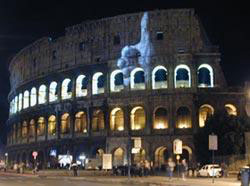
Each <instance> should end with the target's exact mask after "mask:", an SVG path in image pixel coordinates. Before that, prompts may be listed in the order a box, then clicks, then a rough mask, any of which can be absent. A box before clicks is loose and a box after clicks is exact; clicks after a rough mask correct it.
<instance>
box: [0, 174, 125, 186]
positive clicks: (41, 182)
mask: <svg viewBox="0 0 250 186" xmlns="http://www.w3.org/2000/svg"><path fill="white" fill-rule="evenodd" d="M115 185H117V186H121V185H119V184H116V183H115ZM0 186H110V184H101V183H93V182H86V181H82V180H71V179H69V178H61V179H60V178H57V179H48V178H30V177H22V176H2V175H0Z"/></svg>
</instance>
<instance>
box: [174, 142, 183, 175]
mask: <svg viewBox="0 0 250 186" xmlns="http://www.w3.org/2000/svg"><path fill="white" fill-rule="evenodd" d="M173 151H174V154H176V155H177V156H176V160H177V166H178V167H177V168H178V178H179V177H180V169H179V164H180V162H179V161H180V154H182V141H181V140H180V139H175V140H174V141H173Z"/></svg>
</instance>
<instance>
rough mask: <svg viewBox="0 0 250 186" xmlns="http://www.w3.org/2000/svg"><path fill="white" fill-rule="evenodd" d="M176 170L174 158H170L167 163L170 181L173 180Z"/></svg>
mask: <svg viewBox="0 0 250 186" xmlns="http://www.w3.org/2000/svg"><path fill="white" fill-rule="evenodd" d="M174 168H175V162H174V161H173V159H172V158H169V159H168V162H167V174H168V178H169V180H170V181H171V180H172V178H173V172H174Z"/></svg>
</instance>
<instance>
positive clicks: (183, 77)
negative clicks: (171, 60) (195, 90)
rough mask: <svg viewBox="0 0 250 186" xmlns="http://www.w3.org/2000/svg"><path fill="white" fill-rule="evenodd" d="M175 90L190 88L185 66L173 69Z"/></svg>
mask: <svg viewBox="0 0 250 186" xmlns="http://www.w3.org/2000/svg"><path fill="white" fill-rule="evenodd" d="M174 74H175V79H174V80H175V82H174V83H175V88H188V87H191V76H190V69H189V67H188V66H187V65H178V66H177V67H176V68H175V73H174Z"/></svg>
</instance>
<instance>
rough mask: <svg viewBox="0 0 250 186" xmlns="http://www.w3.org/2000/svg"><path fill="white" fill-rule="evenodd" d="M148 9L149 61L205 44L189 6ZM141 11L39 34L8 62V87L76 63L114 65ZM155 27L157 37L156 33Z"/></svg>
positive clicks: (134, 34) (135, 35)
mask: <svg viewBox="0 0 250 186" xmlns="http://www.w3.org/2000/svg"><path fill="white" fill-rule="evenodd" d="M148 15H149V19H148V29H149V33H150V39H151V42H152V44H153V46H154V56H152V61H153V62H152V63H151V64H152V65H153V63H157V61H164V62H165V63H166V65H167V63H169V62H171V63H175V61H176V60H177V59H176V57H175V56H176V54H177V53H179V52H181V53H188V54H191V55H193V54H194V53H197V52H200V51H202V50H203V49H204V48H207V47H206V46H204V43H203V41H202V36H201V31H200V25H199V21H198V19H197V17H196V15H195V14H194V10H193V9H176V10H174V9H173V10H155V11H150V12H148ZM142 16H143V12H141V13H135V14H127V15H121V16H116V17H111V18H104V19H100V20H95V21H85V22H83V23H81V24H79V25H75V26H72V27H69V28H66V34H65V36H63V37H61V38H58V39H56V40H52V39H51V38H46V37H45V38H42V39H40V40H38V41H36V42H34V43H33V44H31V45H29V46H27V47H26V48H24V49H23V50H21V51H20V52H19V53H18V54H17V55H16V56H15V57H14V58H13V59H12V61H11V63H10V67H9V70H10V73H11V77H10V81H11V93H14V92H15V90H16V88H18V87H20V86H21V85H23V84H25V83H27V82H29V81H32V80H34V79H38V78H40V77H44V76H47V75H49V74H50V73H53V72H54V71H66V70H68V69H70V68H74V67H77V66H79V65H80V66H81V65H83V66H84V65H89V64H102V63H107V64H108V65H109V67H111V69H114V68H116V67H117V64H116V63H117V59H118V58H119V57H120V56H121V50H122V48H123V47H124V46H126V45H133V44H135V43H138V42H139V40H140V34H141V28H140V23H141V18H142ZM159 32H161V33H163V40H158V39H157V33H159ZM116 37H117V38H119V39H118V40H119V42H117V41H115V38H116ZM190 68H193V67H190Z"/></svg>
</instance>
